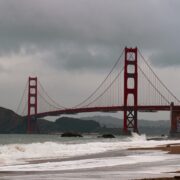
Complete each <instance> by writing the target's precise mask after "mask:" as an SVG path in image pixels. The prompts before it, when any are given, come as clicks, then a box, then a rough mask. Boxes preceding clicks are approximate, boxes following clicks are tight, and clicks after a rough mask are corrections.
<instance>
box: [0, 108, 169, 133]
mask: <svg viewBox="0 0 180 180" xmlns="http://www.w3.org/2000/svg"><path fill="white" fill-rule="evenodd" d="M26 123H27V121H26V120H25V119H23V117H21V116H19V115H17V114H16V113H14V112H13V111H12V110H9V109H6V108H3V107H0V133H26V126H27V124H26ZM38 127H39V131H40V133H59V132H66V131H73V132H82V133H84V132H88V133H91V132H100V133H105V132H110V133H115V134H118V133H121V132H122V127H123V120H122V119H118V118H115V117H111V116H93V117H83V118H81V119H78V118H70V117H61V118H58V119H57V120H56V121H55V122H52V121H48V120H44V119H38ZM169 129H170V122H169V121H163V120H159V121H148V120H139V131H140V133H146V134H152V135H153V134H158V135H159V134H168V133H169Z"/></svg>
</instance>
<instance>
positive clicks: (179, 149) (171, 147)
mask: <svg viewBox="0 0 180 180" xmlns="http://www.w3.org/2000/svg"><path fill="white" fill-rule="evenodd" d="M129 150H161V151H167V152H168V153H169V154H180V144H168V145H162V146H157V147H151V148H130V149H129Z"/></svg>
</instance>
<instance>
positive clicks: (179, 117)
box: [170, 102, 180, 137]
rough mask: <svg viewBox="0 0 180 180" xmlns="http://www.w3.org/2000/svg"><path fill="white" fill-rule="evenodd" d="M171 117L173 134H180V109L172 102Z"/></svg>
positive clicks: (171, 132)
mask: <svg viewBox="0 0 180 180" xmlns="http://www.w3.org/2000/svg"><path fill="white" fill-rule="evenodd" d="M170 119H171V131H170V134H171V135H172V136H178V137H179V135H180V110H179V109H175V107H174V103H173V102H172V103H171V106H170Z"/></svg>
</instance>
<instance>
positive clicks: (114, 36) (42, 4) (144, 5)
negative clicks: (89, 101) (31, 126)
mask: <svg viewBox="0 0 180 180" xmlns="http://www.w3.org/2000/svg"><path fill="white" fill-rule="evenodd" d="M179 32H180V1H179V0H146V1H145V0H133V1H132V0H109V1H108V0H30V1H28V0H1V1H0V87H1V88H0V92H1V93H0V105H1V106H3V107H8V108H10V109H13V110H16V107H17V105H18V103H19V100H20V97H21V95H22V92H23V89H24V86H25V84H26V82H27V79H28V76H38V78H39V80H40V81H41V83H42V84H43V86H44V88H45V89H46V91H47V92H48V93H49V95H50V96H51V97H52V98H54V99H56V101H57V102H59V103H60V104H63V105H64V106H71V105H75V104H77V103H78V102H80V101H82V100H83V99H84V98H85V97H87V96H88V95H89V94H90V93H91V92H92V91H93V90H94V89H95V88H96V87H97V86H98V84H99V83H100V82H101V81H102V80H103V78H104V77H105V75H106V74H107V73H108V72H109V70H110V68H111V67H112V65H113V64H114V62H115V61H116V59H117V58H118V56H119V54H120V52H121V51H122V49H123V48H124V46H132V47H134V46H138V47H139V48H140V50H141V52H142V53H143V54H144V55H145V56H146V57H147V58H149V59H150V63H151V65H152V66H153V69H154V70H155V71H156V72H157V74H158V76H159V77H160V79H162V80H163V82H164V83H165V84H166V85H167V86H168V87H170V89H171V90H172V91H173V92H174V94H176V95H177V97H178V98H180V86H179V81H180V79H179V77H180V37H179Z"/></svg>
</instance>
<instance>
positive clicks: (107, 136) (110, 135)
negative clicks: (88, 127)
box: [99, 134, 115, 138]
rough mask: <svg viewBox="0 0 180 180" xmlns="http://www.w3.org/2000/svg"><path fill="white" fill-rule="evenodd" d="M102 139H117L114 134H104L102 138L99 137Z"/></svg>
mask: <svg viewBox="0 0 180 180" xmlns="http://www.w3.org/2000/svg"><path fill="white" fill-rule="evenodd" d="M99 137H102V138H115V136H114V135H113V134H103V135H102V136H99Z"/></svg>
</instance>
